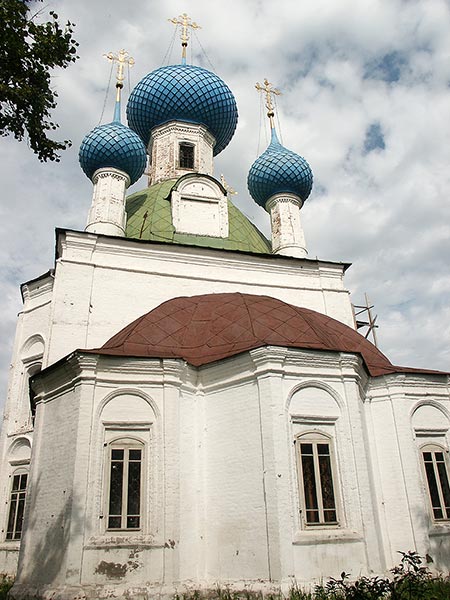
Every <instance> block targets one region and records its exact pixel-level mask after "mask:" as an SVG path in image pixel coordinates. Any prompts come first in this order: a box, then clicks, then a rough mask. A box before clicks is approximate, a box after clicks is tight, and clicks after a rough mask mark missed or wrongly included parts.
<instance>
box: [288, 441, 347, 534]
mask: <svg viewBox="0 0 450 600" xmlns="http://www.w3.org/2000/svg"><path fill="white" fill-rule="evenodd" d="M304 443H307V444H311V445H312V446H313V468H314V483H315V489H316V501H317V509H314V510H317V511H318V516H319V520H318V521H317V522H314V521H308V517H307V513H308V511H309V510H311V509H307V501H306V489H305V481H304V477H303V464H302V451H301V445H302V444H304ZM319 444H327V446H328V456H329V469H330V473H331V489H332V493H333V502H334V506H333V508H324V498H323V490H322V480H321V472H320V466H319V453H318V446H319ZM294 445H295V463H296V471H297V489H298V496H299V501H300V521H301V525H302V528H303V529H325V528H326V529H335V528H337V527H340V526H341V522H340V521H341V514H340V497H339V493H338V485H337V484H338V470H337V464H336V459H335V449H334V439H333V438H332V437H331V436H330V435H327V434H326V433H323V432H321V431H317V430H313V431H303V432H301V433H298V434H297V435H296V436H295V438H294ZM327 510H333V511H334V513H335V517H336V518H335V520H332V521H326V520H325V514H324V512H325V511H327Z"/></svg>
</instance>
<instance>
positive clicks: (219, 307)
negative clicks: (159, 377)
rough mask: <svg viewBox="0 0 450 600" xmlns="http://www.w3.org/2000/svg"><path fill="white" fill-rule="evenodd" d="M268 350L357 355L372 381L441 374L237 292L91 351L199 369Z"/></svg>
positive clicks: (165, 312)
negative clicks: (401, 362)
mask: <svg viewBox="0 0 450 600" xmlns="http://www.w3.org/2000/svg"><path fill="white" fill-rule="evenodd" d="M268 345H271V346H286V347H288V348H305V349H313V350H328V351H337V352H350V353H355V354H360V355H361V356H362V358H363V360H364V363H365V365H366V367H367V369H368V371H369V373H370V374H371V375H372V376H377V375H385V374H388V373H396V372H416V373H417V372H420V373H422V372H428V373H433V372H434V373H439V371H424V370H419V369H413V368H408V367H396V366H394V365H392V364H391V362H390V361H389V360H388V359H387V358H386V356H384V354H382V353H381V352H380V351H379V350H378V349H377V348H376V347H375V346H374V345H373V344H371V343H370V342H369V341H368V340H366V339H365V338H364V337H363V336H362V335H360V334H359V333H358V332H357V331H355V330H354V329H352V328H351V327H348V326H347V325H344V324H343V323H341V322H340V321H336V320H335V319H332V318H331V317H328V316H326V315H323V314H321V313H318V312H316V311H314V310H310V309H307V308H301V307H298V306H293V305H291V304H287V303H286V302H282V301H281V300H277V299H275V298H270V297H268V296H257V295H251V294H241V293H228V294H206V295H201V296H191V297H181V298H174V299H172V300H168V301H167V302H164V303H163V304H161V305H160V306H158V307H157V308H155V309H153V310H151V311H150V312H148V313H147V314H145V315H143V316H142V317H139V318H138V319H136V320H135V321H133V323H130V325H128V326H127V327H125V328H124V329H122V331H120V332H119V333H117V334H116V335H115V336H114V337H112V338H111V339H110V340H109V341H107V342H106V344H104V346H102V348H100V349H96V350H92V351H91V352H96V353H99V354H107V355H118V356H133V357H148V358H182V359H184V360H186V361H187V362H188V363H190V364H191V365H194V366H197V367H198V366H201V365H205V364H208V363H211V362H214V361H217V360H222V359H224V358H228V357H231V356H235V355H236V354H239V353H241V352H245V351H247V350H251V349H252V348H259V347H261V346H268Z"/></svg>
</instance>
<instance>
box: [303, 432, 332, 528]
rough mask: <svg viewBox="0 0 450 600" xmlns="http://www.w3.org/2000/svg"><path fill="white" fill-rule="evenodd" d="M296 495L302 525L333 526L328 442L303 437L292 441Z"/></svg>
mask: <svg viewBox="0 0 450 600" xmlns="http://www.w3.org/2000/svg"><path fill="white" fill-rule="evenodd" d="M296 447H297V463H298V470H299V485H300V492H301V493H300V496H301V498H302V500H303V510H304V514H305V523H306V525H336V524H337V522H338V519H337V507H336V494H335V487H334V486H335V483H334V479H335V478H334V476H333V456H332V448H331V444H330V440H329V439H328V438H327V437H325V436H323V435H316V434H305V435H303V436H299V437H298V438H297V439H296Z"/></svg>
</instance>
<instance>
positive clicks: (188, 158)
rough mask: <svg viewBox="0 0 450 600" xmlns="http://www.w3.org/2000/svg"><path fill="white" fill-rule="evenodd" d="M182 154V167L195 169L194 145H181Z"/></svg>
mask: <svg viewBox="0 0 450 600" xmlns="http://www.w3.org/2000/svg"><path fill="white" fill-rule="evenodd" d="M179 156H180V168H181V169H193V168H194V145H193V144H183V143H181V144H180V146H179Z"/></svg>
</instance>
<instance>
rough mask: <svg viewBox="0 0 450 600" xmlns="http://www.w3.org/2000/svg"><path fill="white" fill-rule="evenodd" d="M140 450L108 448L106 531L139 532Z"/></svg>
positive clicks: (136, 448)
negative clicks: (131, 530) (123, 530)
mask: <svg viewBox="0 0 450 600" xmlns="http://www.w3.org/2000/svg"><path fill="white" fill-rule="evenodd" d="M142 458H143V447H142V446H139V445H138V444H137V445H135V444H133V445H132V446H131V445H126V444H123V443H122V444H120V445H111V446H110V453H109V493H108V521H107V524H108V529H140V528H141V520H142V515H141V513H142Z"/></svg>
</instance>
